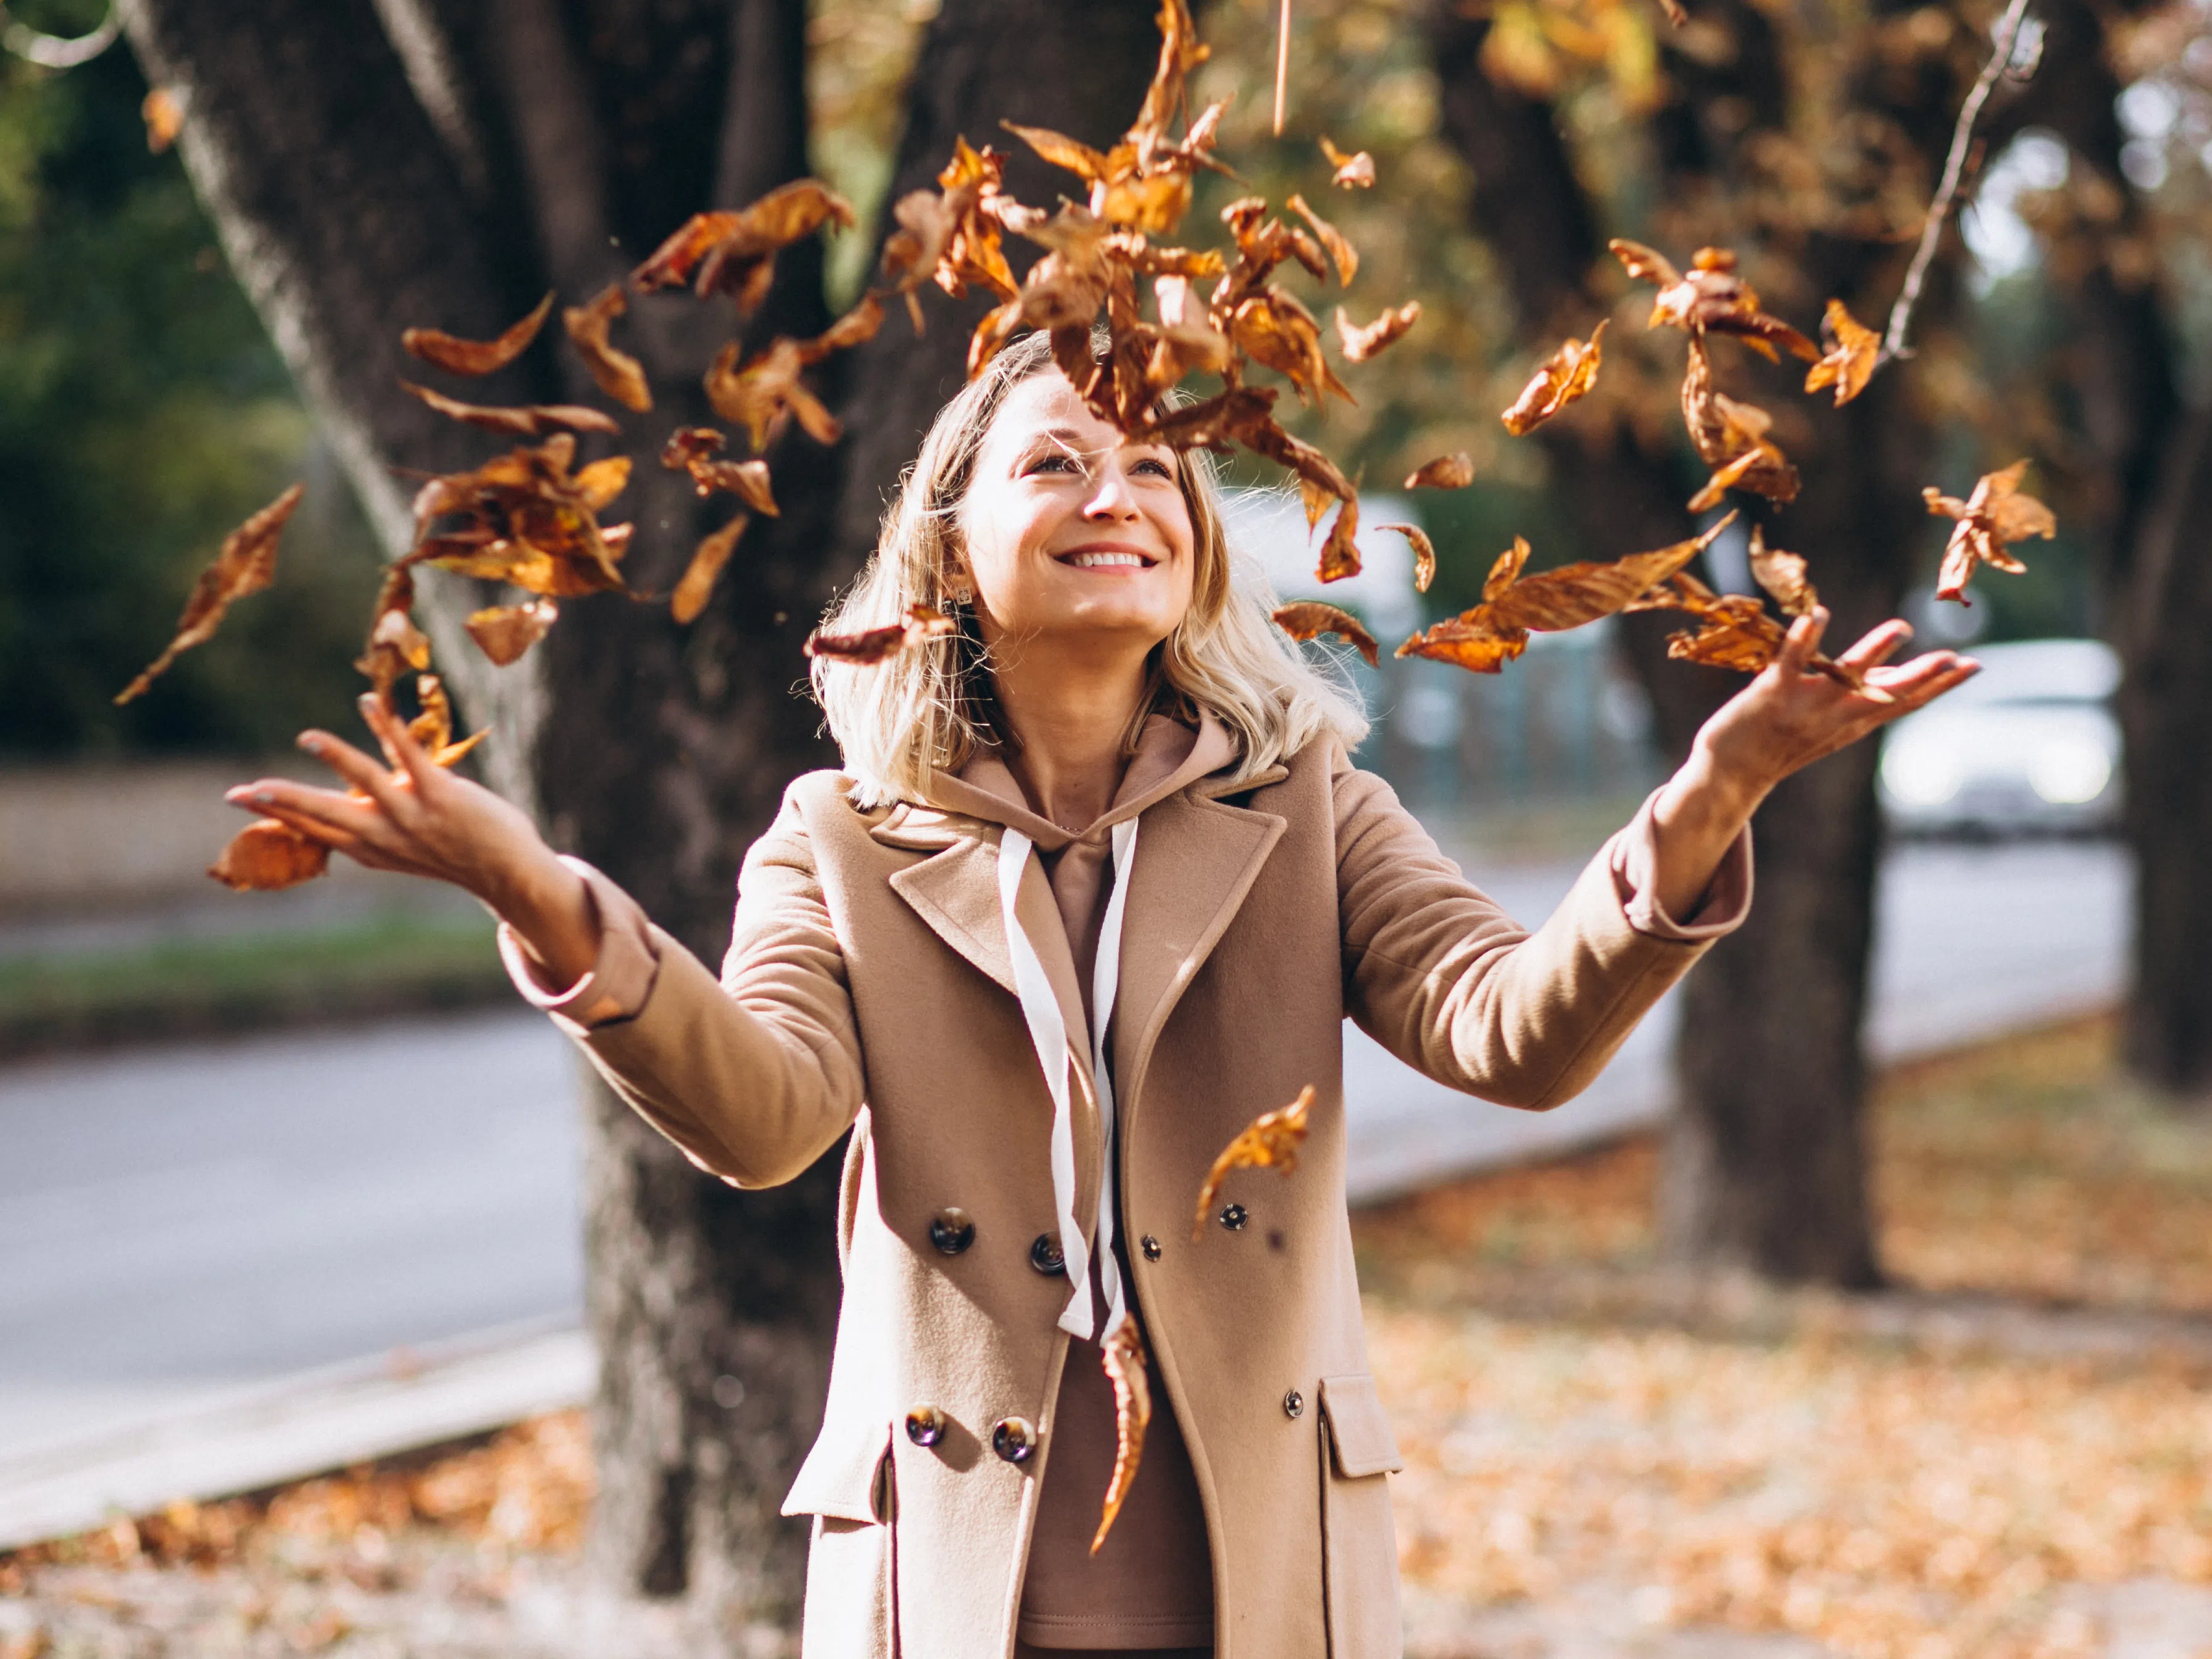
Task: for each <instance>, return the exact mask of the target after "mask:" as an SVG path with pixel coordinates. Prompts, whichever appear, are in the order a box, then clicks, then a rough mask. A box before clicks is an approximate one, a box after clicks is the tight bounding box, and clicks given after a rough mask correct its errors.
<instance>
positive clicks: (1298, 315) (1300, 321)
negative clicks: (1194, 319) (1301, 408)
mask: <svg viewBox="0 0 2212 1659" xmlns="http://www.w3.org/2000/svg"><path fill="white" fill-rule="evenodd" d="M1228 332H1229V337H1230V338H1231V339H1232V340H1234V341H1235V342H1236V343H1237V345H1238V346H1240V347H1241V348H1243V351H1244V353H1245V355H1246V356H1249V357H1250V358H1251V359H1252V360H1253V361H1254V362H1258V363H1264V364H1265V365H1266V366H1267V368H1272V369H1273V370H1274V371H1275V372H1276V373H1277V374H1283V375H1285V376H1287V377H1288V378H1289V380H1290V382H1291V387H1292V389H1294V390H1295V391H1296V392H1297V394H1298V401H1299V402H1301V403H1303V404H1307V405H1309V406H1311V405H1314V404H1319V403H1320V402H1321V400H1322V397H1323V396H1324V395H1325V394H1327V393H1328V392H1335V393H1336V394H1337V395H1338V396H1339V397H1340V398H1343V399H1344V400H1345V401H1346V403H1352V402H1353V401H1355V399H1354V398H1352V392H1351V389H1350V388H1349V387H1347V386H1346V385H1345V384H1344V382H1343V381H1341V380H1338V379H1337V378H1336V371H1335V370H1334V369H1332V368H1330V367H1329V366H1328V358H1326V357H1324V356H1322V349H1321V325H1320V324H1319V323H1317V322H1316V321H1315V320H1314V315H1313V313H1311V312H1310V311H1308V310H1307V309H1306V308H1305V307H1304V306H1302V305H1300V304H1299V303H1298V302H1297V300H1295V299H1293V298H1292V297H1291V295H1288V294H1285V293H1284V292H1283V290H1282V289H1279V288H1273V287H1270V288H1267V289H1263V290H1262V291H1261V292H1260V293H1258V294H1254V295H1249V296H1248V297H1247V298H1246V299H1244V300H1243V301H1241V302H1240V303H1239V304H1238V305H1237V308H1236V310H1235V311H1233V312H1231V313H1230V318H1229V329H1228Z"/></svg>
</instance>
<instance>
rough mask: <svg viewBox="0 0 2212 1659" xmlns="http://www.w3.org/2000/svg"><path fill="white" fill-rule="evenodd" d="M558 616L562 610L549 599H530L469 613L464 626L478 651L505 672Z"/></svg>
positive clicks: (535, 642) (543, 633)
mask: <svg viewBox="0 0 2212 1659" xmlns="http://www.w3.org/2000/svg"><path fill="white" fill-rule="evenodd" d="M560 615H561V607H560V606H559V605H556V604H555V603H554V602H553V601H552V600H551V599H531V600H528V601H526V603H524V604H521V605H494V606H490V607H489V608H487V609H485V610H483V611H472V612H471V613H470V616H469V619H468V621H467V623H465V624H464V625H465V627H466V628H467V629H468V630H469V637H470V638H471V639H472V640H474V641H476V642H477V649H478V650H479V651H481V652H483V653H484V655H485V656H487V657H489V658H490V659H491V660H492V662H493V663H494V664H495V665H497V666H499V667H501V668H504V667H506V666H507V665H508V664H509V663H512V662H515V661H519V660H520V658H521V656H522V653H524V652H526V651H527V650H529V649H530V647H532V646H533V645H535V644H537V643H538V641H540V640H542V639H544V637H545V635H546V633H547V631H548V630H549V629H551V628H552V626H553V624H554V623H555V622H556V621H558V620H559V618H560Z"/></svg>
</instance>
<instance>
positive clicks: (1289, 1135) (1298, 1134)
mask: <svg viewBox="0 0 2212 1659" xmlns="http://www.w3.org/2000/svg"><path fill="white" fill-rule="evenodd" d="M1313 1103H1314V1086H1313V1085H1312V1084H1310V1083H1309V1084H1308V1085H1306V1086H1305V1087H1304V1088H1303V1089H1301V1090H1299V1091H1298V1097H1297V1099H1296V1100H1294V1101H1292V1102H1291V1103H1290V1104H1289V1105H1287V1106H1283V1107H1279V1108H1278V1109H1275V1110H1274V1111H1272V1112H1262V1113H1261V1114H1260V1115H1259V1116H1257V1117H1255V1118H1254V1119H1253V1120H1252V1121H1250V1122H1249V1123H1248V1124H1246V1125H1245V1126H1244V1127H1243V1128H1242V1129H1240V1130H1238V1131H1237V1138H1236V1139H1234V1140H1231V1142H1230V1143H1229V1144H1228V1145H1227V1146H1224V1147H1223V1148H1222V1149H1221V1156H1220V1157H1218V1158H1215V1159H1214V1160H1213V1167H1212V1169H1210V1170H1207V1171H1206V1179H1205V1180H1204V1181H1202V1182H1200V1183H1199V1188H1198V1217H1197V1219H1196V1220H1195V1221H1194V1222H1193V1223H1192V1225H1191V1230H1190V1237H1191V1242H1192V1243H1197V1242H1198V1241H1199V1240H1200V1239H1201V1238H1204V1237H1206V1218H1207V1217H1208V1216H1209V1215H1211V1214H1212V1211H1213V1200H1215V1199H1216V1198H1218V1197H1219V1196H1220V1194H1221V1183H1222V1182H1224V1181H1226V1180H1227V1179H1228V1178H1229V1172H1230V1171H1231V1170H1280V1171H1281V1172H1282V1173H1283V1174H1285V1175H1288V1174H1290V1173H1291V1170H1295V1169H1297V1167H1298V1149H1299V1148H1300V1147H1301V1146H1304V1145H1305V1139H1306V1128H1307V1115H1308V1114H1309V1113H1310V1112H1311V1111H1312V1110H1313Z"/></svg>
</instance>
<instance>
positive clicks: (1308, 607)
mask: <svg viewBox="0 0 2212 1659" xmlns="http://www.w3.org/2000/svg"><path fill="white" fill-rule="evenodd" d="M1275 626H1276V627H1278V628H1279V629H1282V630H1283V632H1285V634H1288V635H1290V636H1291V638H1292V639H1294V640H1312V639H1318V638H1320V637H1321V636H1322V635H1323V634H1334V635H1336V636H1337V638H1339V639H1340V640H1342V641H1344V642H1345V643H1346V645H1349V646H1351V647H1353V648H1354V649H1355V650H1357V651H1358V653H1359V654H1360V655H1361V656H1363V657H1364V658H1366V659H1367V665H1368V666H1369V667H1370V668H1375V667H1379V666H1380V665H1381V661H1382V654H1381V653H1382V647H1379V646H1378V645H1376V642H1375V636H1374V635H1372V634H1370V633H1369V632H1368V631H1367V630H1366V629H1364V628H1362V627H1361V626H1360V625H1359V619H1358V617H1354V616H1353V615H1352V614H1351V613H1350V612H1349V611H1340V610H1338V609H1337V608H1336V607H1335V606H1334V605H1323V604H1322V602H1321V601H1320V600H1319V599H1298V600H1295V601H1293V602H1292V603H1291V604H1289V605H1278V606H1277V607H1276V609H1275Z"/></svg>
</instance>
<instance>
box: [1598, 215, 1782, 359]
mask: <svg viewBox="0 0 2212 1659" xmlns="http://www.w3.org/2000/svg"><path fill="white" fill-rule="evenodd" d="M1607 246H1608V247H1610V248H1611V249H1612V250H1613V255H1614V257H1615V258H1618V259H1619V260H1620V263H1621V264H1622V265H1623V266H1624V267H1625V268H1626V270H1627V271H1628V274H1629V275H1630V276H1633V277H1635V278H1637V279H1638V281H1640V282H1647V283H1656V284H1657V285H1658V288H1659V295H1658V297H1657V298H1656V299H1655V300H1654V301H1652V302H1651V323H1650V326H1652V327H1653V328H1656V327H1658V326H1659V325H1660V324H1662V323H1671V324H1673V325H1674V326H1675V327H1676V328H1680V329H1683V330H1685V331H1687V332H1689V333H1690V334H1692V335H1693V336H1694V335H1696V334H1698V333H1699V332H1700V331H1710V332H1711V333H1715V334H1733V335H1735V336H1736V337H1738V338H1739V339H1741V340H1742V341H1743V342H1744V343H1745V344H1747V345H1748V346H1750V347H1751V348H1752V349H1753V350H1754V351H1757V352H1759V354H1760V355H1761V356H1765V357H1767V358H1769V359H1772V358H1773V356H1774V348H1775V347H1776V346H1777V345H1779V346H1781V347H1783V348H1784V349H1785V350H1787V351H1789V352H1790V353H1791V354H1792V355H1793V356H1798V357H1802V358H1803V359H1804V360H1805V361H1806V362H1808V363H1810V362H1819V361H1820V348H1819V347H1818V346H1816V345H1814V343H1812V341H1810V340H1808V339H1807V338H1806V337H1804V336H1803V335H1802V334H1800V333H1799V332H1798V331H1796V329H1794V328H1792V327H1790V325H1789V324H1787V323H1785V322H1784V321H1783V320H1782V319H1780V318H1778V317H1770V316H1768V315H1767V314H1766V313H1765V312H1763V311H1761V310H1760V309H1759V295H1758V294H1757V292H1756V291H1755V290H1753V288H1752V286H1751V284H1750V283H1747V282H1745V281H1744V280H1743V278H1742V277H1741V276H1737V275H1736V274H1735V264H1736V259H1735V254H1733V253H1731V252H1729V250H1728V249H1726V248H1719V247H1701V248H1699V250H1698V251H1697V253H1696V254H1695V255H1694V256H1693V257H1692V259H1691V261H1690V270H1689V271H1688V273H1687V274H1684V273H1683V272H1681V271H1679V270H1676V269H1675V268H1674V264H1673V263H1672V262H1671V261H1669V260H1668V258H1667V256H1666V255H1665V254H1663V253H1661V252H1659V251H1658V250H1657V249H1656V248H1649V247H1646V246H1644V245H1643V244H1642V243H1641V242H1632V241H1629V240H1627V239H1626V238H1625V237H1615V238H1614V239H1613V240H1612V241H1611V242H1609V243H1607Z"/></svg>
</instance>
